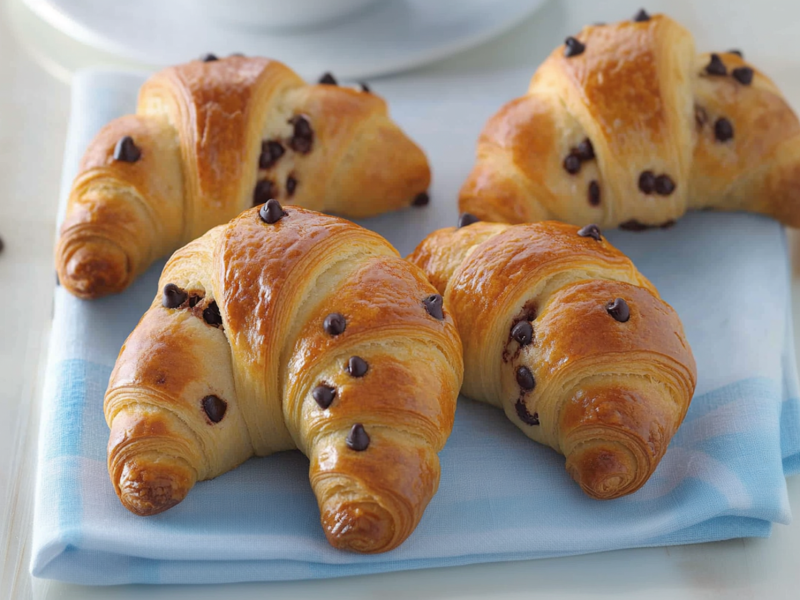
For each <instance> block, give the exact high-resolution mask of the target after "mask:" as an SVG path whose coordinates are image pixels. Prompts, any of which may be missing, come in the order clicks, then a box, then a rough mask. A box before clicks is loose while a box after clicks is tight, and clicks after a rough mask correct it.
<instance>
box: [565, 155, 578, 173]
mask: <svg viewBox="0 0 800 600" xmlns="http://www.w3.org/2000/svg"><path fill="white" fill-rule="evenodd" d="M562 164H563V165H564V170H565V171H566V172H567V173H569V174H570V175H575V174H576V173H577V172H578V171H580V170H581V157H580V156H578V153H577V152H574V151H573V152H570V153H569V154H567V157H566V158H565V159H564V162H563V163H562Z"/></svg>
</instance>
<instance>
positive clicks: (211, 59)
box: [200, 52, 219, 62]
mask: <svg viewBox="0 0 800 600" xmlns="http://www.w3.org/2000/svg"><path fill="white" fill-rule="evenodd" d="M200 60H202V61H203V62H214V61H215V60H219V58H217V55H216V54H211V53H210V52H209V53H208V54H203V56H201V57H200Z"/></svg>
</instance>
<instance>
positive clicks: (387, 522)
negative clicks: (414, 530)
mask: <svg viewBox="0 0 800 600" xmlns="http://www.w3.org/2000/svg"><path fill="white" fill-rule="evenodd" d="M321 520H322V527H323V529H324V530H325V537H327V538H328V542H330V544H331V546H333V547H334V548H338V549H339V550H350V551H352V552H359V553H362V554H375V553H379V552H386V551H388V550H391V549H393V548H394V547H396V546H397V545H398V544H399V541H398V540H395V535H394V534H395V524H394V518H393V517H392V515H391V513H389V511H387V510H386V509H385V508H383V507H382V506H380V505H378V504H376V503H373V502H347V503H343V504H339V505H336V506H333V507H329V508H327V509H326V510H324V511H323V513H322V519H321Z"/></svg>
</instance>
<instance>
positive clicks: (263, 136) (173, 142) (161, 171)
mask: <svg viewBox="0 0 800 600" xmlns="http://www.w3.org/2000/svg"><path fill="white" fill-rule="evenodd" d="M429 182H430V170H429V167H428V163H427V159H426V158H425V155H424V153H423V152H422V150H420V149H419V148H418V147H417V146H416V145H415V144H414V143H413V142H412V141H411V140H410V139H409V138H408V137H406V135H405V134H404V133H403V132H402V131H401V130H400V129H399V128H398V127H397V125H396V124H395V123H394V122H393V121H392V120H391V119H390V118H389V115H388V110H387V105H386V103H385V102H384V101H383V100H382V99H381V98H379V97H378V96H376V95H374V94H372V93H370V92H366V91H361V90H355V89H350V88H345V87H339V86H337V85H330V84H327V85H325V84H318V85H306V83H305V82H304V81H303V80H302V79H301V78H300V77H299V76H298V75H297V74H296V73H294V71H292V70H291V69H289V68H288V67H286V66H285V65H283V64H281V63H279V62H276V61H272V60H268V59H266V58H245V57H241V56H232V57H228V58H225V59H220V60H212V61H209V62H204V61H200V60H195V61H192V62H190V63H187V64H184V65H180V66H176V67H170V68H168V69H165V70H163V71H161V72H159V73H157V74H156V75H154V76H153V77H151V78H150V79H149V80H148V81H147V82H146V83H145V84H144V85H143V86H142V88H141V90H140V93H139V102H138V106H137V110H136V114H135V115H128V116H125V117H122V118H120V119H116V120H114V121H112V122H111V123H109V124H108V125H107V126H106V127H104V128H103V129H102V130H101V131H100V132H99V133H98V134H97V136H96V137H95V138H94V140H93V141H92V142H91V144H90V145H89V148H88V149H87V150H86V154H85V155H84V157H83V160H82V162H81V165H80V170H79V173H78V176H77V177H76V178H75V181H74V183H73V186H72V190H71V192H70V196H69V199H68V202H67V212H66V217H65V220H64V223H63V225H62V228H61V236H60V239H59V241H58V245H57V248H56V265H57V268H58V274H59V278H60V280H61V282H62V284H63V285H64V287H65V288H66V289H68V290H69V291H70V292H71V293H73V294H75V295H76V296H79V297H81V298H97V297H99V296H104V295H106V294H111V293H116V292H120V291H122V290H124V289H125V288H126V287H127V286H128V285H129V284H130V282H131V281H132V280H133V279H135V278H136V277H137V276H138V275H139V274H140V273H142V272H143V271H144V270H145V269H146V268H147V267H148V266H150V264H151V263H152V262H153V261H154V260H155V259H157V258H160V257H162V256H165V255H167V254H169V253H170V252H172V251H174V250H175V249H177V248H179V247H181V246H182V245H185V244H187V243H188V242H190V241H191V240H193V239H195V238H197V237H199V236H201V235H203V234H204V233H205V232H206V231H208V230H209V229H211V228H212V227H214V226H216V225H221V224H223V223H226V222H228V221H229V220H230V219H232V218H233V217H235V216H236V215H238V214H239V213H240V212H242V211H243V210H245V209H247V208H249V207H251V206H254V205H255V204H263V203H264V202H266V201H267V200H268V199H270V198H275V199H278V200H281V201H291V203H292V204H297V205H300V206H304V207H306V208H311V209H314V210H318V211H328V212H335V213H339V214H342V215H345V216H349V217H352V218H360V217H367V216H371V215H376V214H380V213H383V212H386V211H390V210H396V209H399V208H402V207H404V206H408V205H410V204H412V203H413V202H414V201H415V199H418V198H419V197H422V198H425V199H426V198H427V196H425V194H424V192H426V190H427V188H428V184H429Z"/></svg>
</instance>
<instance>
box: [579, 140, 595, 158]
mask: <svg viewBox="0 0 800 600" xmlns="http://www.w3.org/2000/svg"><path fill="white" fill-rule="evenodd" d="M576 154H577V155H578V158H580V159H581V160H592V159H593V158H594V146H592V140H590V139H589V138H586V139H585V140H583V141H582V142H581V143H580V144H578V147H577V148H576Z"/></svg>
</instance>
